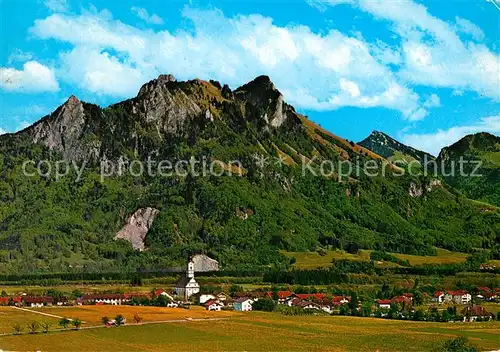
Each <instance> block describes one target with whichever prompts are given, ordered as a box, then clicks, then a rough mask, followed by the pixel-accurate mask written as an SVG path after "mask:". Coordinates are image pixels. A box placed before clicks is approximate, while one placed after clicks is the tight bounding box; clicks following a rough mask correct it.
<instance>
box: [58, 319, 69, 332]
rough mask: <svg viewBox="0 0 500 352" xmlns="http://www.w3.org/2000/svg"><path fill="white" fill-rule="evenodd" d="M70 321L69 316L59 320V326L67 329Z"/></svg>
mask: <svg viewBox="0 0 500 352" xmlns="http://www.w3.org/2000/svg"><path fill="white" fill-rule="evenodd" d="M69 323H70V321H69V319H68V318H62V319H61V320H59V326H61V327H62V328H63V329H67V328H68V325H69Z"/></svg>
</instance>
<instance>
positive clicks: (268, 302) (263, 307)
mask: <svg viewBox="0 0 500 352" xmlns="http://www.w3.org/2000/svg"><path fill="white" fill-rule="evenodd" d="M275 309H276V302H275V301H273V300H272V299H270V298H265V299H259V300H258V301H255V302H254V303H253V304H252V310H260V311H264V312H273V311H274V310H275Z"/></svg>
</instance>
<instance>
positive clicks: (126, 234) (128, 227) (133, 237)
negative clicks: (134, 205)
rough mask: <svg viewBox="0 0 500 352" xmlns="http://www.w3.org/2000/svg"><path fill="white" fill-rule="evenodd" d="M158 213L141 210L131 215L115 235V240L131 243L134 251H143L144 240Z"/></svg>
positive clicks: (147, 209) (149, 209) (146, 209)
mask: <svg viewBox="0 0 500 352" xmlns="http://www.w3.org/2000/svg"><path fill="white" fill-rule="evenodd" d="M159 212H160V211H159V210H158V209H154V208H141V209H138V210H137V211H136V212H135V213H134V214H132V215H131V216H130V217H129V218H128V219H127V223H126V224H125V226H124V227H123V228H122V229H121V230H120V231H119V232H118V233H117V234H116V236H115V240H117V239H123V240H126V241H129V242H130V243H132V247H134V249H136V250H139V251H143V250H144V249H145V244H144V240H145V239H146V235H147V233H148V232H149V229H150V228H151V226H153V222H154V221H155V219H156V217H157V216H158V213H159Z"/></svg>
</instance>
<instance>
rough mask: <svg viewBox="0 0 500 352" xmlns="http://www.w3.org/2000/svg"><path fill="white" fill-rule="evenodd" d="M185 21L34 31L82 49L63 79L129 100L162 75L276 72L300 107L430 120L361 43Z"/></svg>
mask: <svg viewBox="0 0 500 352" xmlns="http://www.w3.org/2000/svg"><path fill="white" fill-rule="evenodd" d="M183 16H184V17H185V18H187V19H188V20H190V21H192V23H193V25H194V32H185V31H177V32H175V33H173V32H172V33H171V32H168V31H157V32H154V31H151V30H141V29H138V28H136V27H133V26H129V25H126V24H124V23H122V22H120V21H117V20H113V19H112V18H111V17H110V14H109V13H104V14H103V13H102V12H101V13H100V14H97V13H84V14H82V15H79V16H68V15H61V14H54V15H52V16H49V17H47V18H45V19H42V20H37V21H35V24H34V26H33V28H32V33H33V34H35V35H36V36H38V37H39V38H42V39H57V40H60V41H64V42H67V43H70V44H71V45H72V46H73V49H71V50H70V51H68V52H64V53H62V54H61V55H60V58H61V71H62V73H63V74H62V77H65V79H67V80H69V81H70V82H72V83H75V84H77V85H78V86H79V87H81V88H83V89H86V90H89V91H92V92H96V93H101V94H109V95H114V96H119V97H129V96H132V95H135V94H136V92H137V90H138V89H139V87H140V85H141V84H142V83H144V82H145V81H147V80H148V79H151V78H153V77H155V76H157V75H158V74H159V73H173V74H174V75H176V76H177V77H178V78H179V79H191V78H194V77H200V78H205V79H208V78H212V79H217V80H220V81H222V82H224V83H228V84H230V85H231V86H233V87H236V86H238V85H240V84H242V83H246V82H247V81H249V80H251V79H253V78H255V77H256V76H258V75H261V74H267V75H269V76H270V77H271V78H272V79H273V81H274V82H275V84H276V86H277V87H278V88H279V89H280V90H281V91H282V92H283V93H284V94H285V98H286V99H287V101H288V102H290V103H292V104H294V105H296V106H297V107H301V108H308V109H319V110H332V109H336V108H339V107H342V106H357V107H374V106H380V107H385V108H388V109H393V110H397V111H400V112H401V114H402V115H403V117H405V118H407V119H412V120H413V119H421V118H423V117H424V116H425V115H426V114H427V111H426V108H424V107H423V106H422V104H423V101H422V100H421V99H420V97H419V96H418V95H417V94H416V93H415V92H413V91H412V90H411V89H410V88H409V87H408V86H407V85H405V84H404V83H401V82H399V80H398V78H397V77H396V76H395V75H394V74H393V73H392V71H391V69H390V68H389V67H387V66H385V65H384V64H383V63H382V62H381V61H380V60H378V59H377V57H376V56H375V55H374V54H373V53H372V50H371V45H370V44H369V43H367V42H366V41H364V40H363V39H362V38H358V37H350V36H347V35H344V34H342V33H340V32H339V31H336V30H331V31H329V32H328V33H325V34H318V33H314V32H313V31H312V30H311V29H310V28H309V27H306V26H298V25H290V26H286V27H280V26H277V25H275V24H273V21H272V19H270V18H268V17H263V16H260V15H249V16H237V17H235V18H227V17H225V16H224V14H223V13H222V12H221V11H218V10H212V11H208V12H207V11H200V10H195V9H190V8H186V9H185V10H184V11H183Z"/></svg>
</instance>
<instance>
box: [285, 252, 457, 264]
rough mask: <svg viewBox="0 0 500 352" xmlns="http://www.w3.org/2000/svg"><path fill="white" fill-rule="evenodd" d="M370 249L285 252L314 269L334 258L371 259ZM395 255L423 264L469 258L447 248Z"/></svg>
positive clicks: (451, 261) (447, 262) (297, 261)
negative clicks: (432, 252) (427, 253)
mask: <svg viewBox="0 0 500 352" xmlns="http://www.w3.org/2000/svg"><path fill="white" fill-rule="evenodd" d="M370 252H371V251H369V250H361V251H360V252H359V254H350V253H347V252H345V251H340V250H334V251H327V252H326V255H324V256H321V255H319V254H318V252H284V254H286V255H288V256H290V257H294V258H295V259H296V262H295V267H297V268H300V269H314V268H322V267H328V266H330V265H331V263H332V260H333V259H336V260H341V259H347V260H363V261H368V260H370ZM392 254H393V255H394V256H395V257H397V258H400V259H406V260H408V262H409V263H410V264H411V265H422V264H449V263H460V262H464V261H465V260H466V258H467V254H465V253H458V252H450V251H447V250H445V249H439V248H438V249H437V255H436V256H420V255H410V254H399V253H392ZM392 265H395V264H394V263H387V262H386V263H383V264H381V265H380V264H379V266H385V267H387V266H392Z"/></svg>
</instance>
